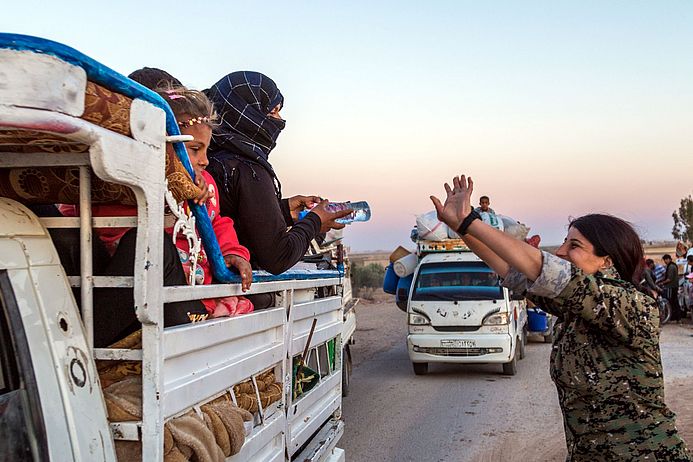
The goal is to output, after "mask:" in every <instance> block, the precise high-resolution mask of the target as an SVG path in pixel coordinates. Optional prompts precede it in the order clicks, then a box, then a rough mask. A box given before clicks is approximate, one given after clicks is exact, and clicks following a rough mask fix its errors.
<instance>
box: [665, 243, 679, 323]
mask: <svg viewBox="0 0 693 462" xmlns="http://www.w3.org/2000/svg"><path fill="white" fill-rule="evenodd" d="M662 261H664V265H666V273H665V275H664V280H663V281H662V283H661V285H662V288H663V289H664V292H663V295H664V297H665V298H666V299H667V300H669V304H670V305H671V320H672V321H679V320H681V307H680V306H679V267H678V266H676V263H674V261H673V260H672V258H671V255H669V254H665V255H664V256H662Z"/></svg>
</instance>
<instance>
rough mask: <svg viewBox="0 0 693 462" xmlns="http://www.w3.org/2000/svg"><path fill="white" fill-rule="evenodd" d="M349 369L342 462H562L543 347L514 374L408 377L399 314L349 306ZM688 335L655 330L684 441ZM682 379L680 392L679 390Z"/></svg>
mask: <svg viewBox="0 0 693 462" xmlns="http://www.w3.org/2000/svg"><path fill="white" fill-rule="evenodd" d="M357 309H358V311H357V316H358V318H357V319H358V329H357V332H356V335H355V337H356V342H357V343H356V345H353V346H352V356H353V359H354V363H355V367H354V371H353V375H352V380H351V393H350V396H349V397H347V398H345V399H344V406H343V407H344V415H345V419H346V422H347V426H346V432H345V435H344V436H343V437H342V440H341V441H340V447H342V448H344V449H345V450H346V451H347V457H348V460H350V461H357V462H360V461H417V462H418V461H434V462H436V461H440V462H442V461H471V462H479V461H489V462H491V461H494V462H496V461H523V462H524V461H528V460H529V461H557V462H558V461H563V460H565V448H564V445H565V441H564V436H563V425H562V420H561V414H560V410H559V408H558V400H557V398H556V390H555V388H554V386H553V383H552V382H551V380H550V378H549V375H548V363H549V352H550V345H548V344H544V343H530V344H529V345H528V350H527V357H526V358H525V359H524V360H522V361H521V362H520V363H519V365H518V373H517V375H516V376H514V377H506V376H503V375H501V374H500V371H501V366H500V365H479V366H473V365H432V366H431V368H430V372H429V374H428V375H426V376H415V375H414V373H413V371H412V368H411V363H410V362H409V358H408V356H407V350H406V346H405V337H406V326H405V323H406V317H405V314H404V313H403V312H401V311H400V310H399V309H397V307H396V306H395V305H394V304H392V303H373V304H371V303H363V304H361V305H359V306H358V308H357ZM692 334H693V329H691V328H690V326H686V327H681V326H665V328H664V330H663V333H662V339H661V340H662V341H661V348H662V358H663V362H664V372H665V377H666V394H667V395H666V396H667V403H668V404H669V406H670V407H671V408H673V410H674V411H675V412H677V414H678V426H679V429H680V430H681V432H682V434H683V436H684V438H686V439H687V441H688V442H690V443H693V387H691V386H690V380H691V378H693V361H691V359H693V358H691V357H690V356H691V352H692V351H693V335H692ZM686 383H688V386H686Z"/></svg>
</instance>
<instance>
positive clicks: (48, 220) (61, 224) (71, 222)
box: [39, 217, 137, 228]
mask: <svg viewBox="0 0 693 462" xmlns="http://www.w3.org/2000/svg"><path fill="white" fill-rule="evenodd" d="M39 220H41V223H42V224H43V226H45V227H46V228H79V224H80V218H79V217H41V218H39ZM91 226H92V228H134V227H135V226H137V217H92V219H91Z"/></svg>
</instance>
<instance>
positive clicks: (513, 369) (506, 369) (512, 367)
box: [503, 345, 520, 375]
mask: <svg viewBox="0 0 693 462" xmlns="http://www.w3.org/2000/svg"><path fill="white" fill-rule="evenodd" d="M518 350H519V345H515V354H514V355H513V359H512V361H510V362H507V363H504V364H503V375H515V374H517V357H518V356H519V355H520V352H519V351H518Z"/></svg>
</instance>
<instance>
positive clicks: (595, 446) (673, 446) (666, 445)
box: [503, 252, 691, 462]
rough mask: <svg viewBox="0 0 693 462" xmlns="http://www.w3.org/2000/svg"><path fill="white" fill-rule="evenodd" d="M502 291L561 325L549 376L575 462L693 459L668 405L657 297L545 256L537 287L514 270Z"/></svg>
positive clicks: (614, 277) (611, 276)
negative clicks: (524, 300) (522, 298)
mask: <svg viewBox="0 0 693 462" xmlns="http://www.w3.org/2000/svg"><path fill="white" fill-rule="evenodd" d="M503 285H504V286H505V287H508V288H510V289H512V290H513V291H515V292H520V293H522V292H524V293H525V294H526V296H527V298H528V299H530V300H531V301H533V302H534V303H536V304H537V305H538V306H539V307H540V308H541V309H543V310H545V311H546V312H548V313H550V314H552V315H554V316H556V317H557V318H558V321H557V323H556V328H555V329H556V330H555V332H554V334H555V336H554V338H555V340H554V344H553V349H552V352H551V371H550V372H551V378H552V379H553V381H554V383H555V384H556V388H557V389H558V399H559V402H560V405H561V410H562V411H563V422H564V427H565V436H566V443H567V446H568V460H569V461H590V462H595V461H645V460H647V461H690V460H691V458H690V455H689V453H688V451H687V449H686V446H685V443H684V442H683V440H682V439H681V438H680V437H679V435H678V432H677V430H676V426H675V415H674V413H673V412H671V411H670V410H669V409H668V408H667V407H666V405H665V404H664V380H663V376H662V362H661V358H660V352H659V310H658V308H657V304H656V302H655V301H654V300H653V299H652V298H650V297H648V296H646V295H644V294H643V293H641V292H639V291H638V290H637V289H636V288H635V287H634V286H633V285H632V284H630V283H627V282H625V281H622V280H620V279H618V274H616V273H615V271H614V272H613V273H612V274H602V273H597V274H594V275H586V274H585V273H583V272H582V271H581V270H580V269H578V268H576V267H575V266H573V265H572V264H571V263H570V262H568V261H566V260H563V259H561V258H558V257H556V256H554V255H551V254H549V253H546V252H544V253H543V264H542V271H541V274H540V275H539V277H538V278H537V280H536V281H534V282H529V281H527V278H526V277H525V276H524V275H522V274H521V273H519V272H518V271H517V270H514V269H511V270H510V272H509V273H508V274H507V275H506V277H505V280H504V281H503Z"/></svg>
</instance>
